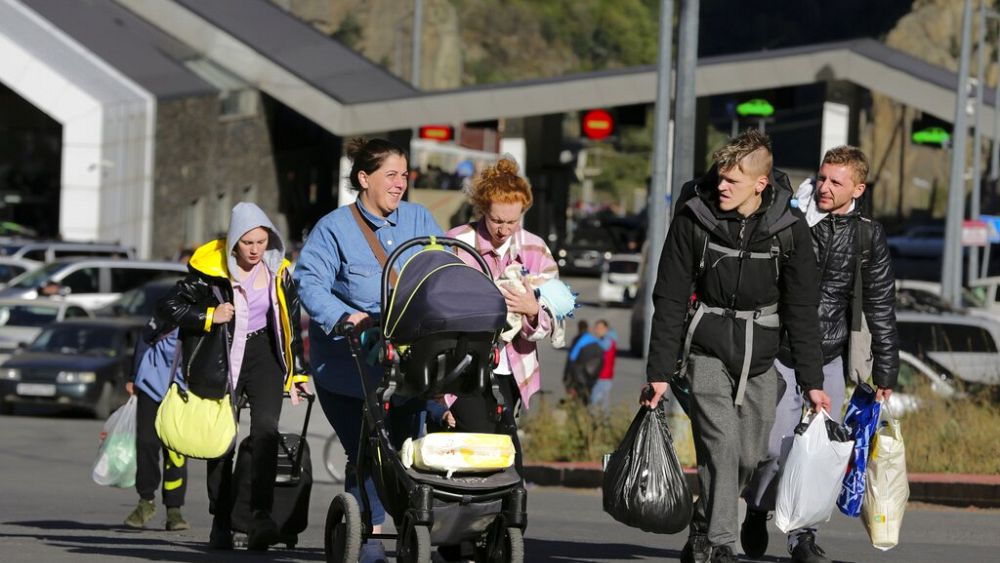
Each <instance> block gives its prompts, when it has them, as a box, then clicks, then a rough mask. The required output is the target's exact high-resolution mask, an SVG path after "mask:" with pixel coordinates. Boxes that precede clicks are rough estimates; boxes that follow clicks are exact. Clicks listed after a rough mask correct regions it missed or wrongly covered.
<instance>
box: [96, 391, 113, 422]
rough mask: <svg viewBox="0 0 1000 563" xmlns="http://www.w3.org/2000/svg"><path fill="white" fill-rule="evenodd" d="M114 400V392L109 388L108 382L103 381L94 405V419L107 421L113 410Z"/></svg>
mask: <svg viewBox="0 0 1000 563" xmlns="http://www.w3.org/2000/svg"><path fill="white" fill-rule="evenodd" d="M114 400H115V390H114V388H113V387H112V386H111V382H110V381H105V382H104V385H103V386H102V387H101V394H100V396H98V397H97V402H96V403H94V418H96V419H98V420H107V418H108V417H109V416H111V411H113V410H114V408H115V407H114Z"/></svg>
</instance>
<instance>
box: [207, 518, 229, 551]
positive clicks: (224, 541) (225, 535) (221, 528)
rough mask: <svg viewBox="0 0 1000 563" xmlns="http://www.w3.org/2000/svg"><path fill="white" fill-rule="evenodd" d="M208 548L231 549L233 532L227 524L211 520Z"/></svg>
mask: <svg viewBox="0 0 1000 563" xmlns="http://www.w3.org/2000/svg"><path fill="white" fill-rule="evenodd" d="M208 547H210V548H211V549H224V550H231V549H233V530H232V529H231V528H230V527H229V525H227V524H223V523H222V522H219V521H218V520H217V519H213V520H212V532H211V533H210V534H209V535H208Z"/></svg>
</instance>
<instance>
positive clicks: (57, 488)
mask: <svg viewBox="0 0 1000 563" xmlns="http://www.w3.org/2000/svg"><path fill="white" fill-rule="evenodd" d="M571 283H572V284H573V286H574V289H575V290H576V291H581V293H582V294H583V300H584V301H587V296H588V295H593V293H594V290H595V289H596V280H571ZM577 317H578V318H585V319H587V320H589V321H595V320H597V319H599V318H605V319H607V320H608V321H609V322H610V323H611V325H612V326H613V327H614V328H616V329H618V332H619V336H620V337H621V341H622V342H623V343H625V344H623V346H624V347H626V348H627V342H628V317H629V310H628V309H624V308H622V309H617V308H607V309H602V308H599V307H590V306H587V307H584V308H582V309H580V310H579V311H578V313H577ZM572 332H574V331H573V330H571V333H572ZM570 336H572V334H571V335H570ZM565 354H566V353H565V351H557V350H552V349H551V347H544V346H543V348H542V352H541V357H542V365H543V373H544V374H545V375H543V389H544V390H545V391H546V393H547V394H549V395H550V396H552V397H553V398H558V397H559V396H561V395H562V385H561V381H560V379H561V373H562V366H563V362H564V361H565ZM617 366H618V369H617V370H616V378H615V385H614V390H613V400H614V402H615V403H624V404H634V403H635V401H636V397H637V393H638V389H639V387H640V386H641V384H642V381H643V379H644V378H643V376H642V369H641V368H642V366H641V362H640V360H638V359H635V358H632V357H629V356H628V354H627V353H626V352H624V351H623V353H622V355H621V356H620V357H619V361H618V364H617ZM285 408H286V409H287V410H286V411H285V415H284V416H283V422H282V427H283V430H286V431H292V430H293V429H295V428H296V427H298V426H299V425H300V424H301V417H302V414H303V409H302V408H301V407H300V408H298V409H294V410H292V408H291V407H290V406H289V405H288V404H287V403H286V405H285ZM314 415H315V418H314V419H313V423H312V424H311V425H310V429H309V438H310V442H311V444H312V447H313V452H314V453H313V455H314V460H313V462H314V463H313V464H314V475H316V479H317V482H316V485H315V487H314V489H313V494H312V504H311V510H310V526H309V528H308V529H307V531H306V532H305V533H304V534H303V535H302V536H301V537H300V540H299V545H298V547H297V548H296V549H295V550H284V549H279V550H274V551H272V552H269V553H267V554H255V553H248V552H245V551H238V552H233V553H218V552H209V551H207V549H206V542H207V537H208V529H209V526H210V523H211V520H210V517H209V515H208V501H207V498H206V495H205V492H204V483H205V464H204V462H200V461H192V462H190V463H191V475H190V477H189V479H190V482H191V485H190V487H189V490H188V501H187V502H188V504H187V506H186V507H185V515H186V517H187V518H188V520H189V521H190V522H191V524H192V525H193V529H192V530H190V531H186V532H176V533H169V532H165V531H163V529H162V527H163V518H164V510H163V508H162V507H160V508H159V512H158V514H157V516H156V518H155V519H154V521H153V525H152V526H151V527H150V529H148V530H143V531H133V530H128V529H125V528H124V527H122V525H121V522H122V520H124V518H125V516H126V515H127V514H128V513H129V512H130V511H131V509H132V508H133V507H134V505H135V502H136V501H137V496H136V494H135V492H134V491H132V490H119V489H112V488H106V487H100V486H98V485H95V484H94V483H93V482H92V481H91V479H90V471H91V464H92V463H93V459H94V455H95V449H96V446H97V440H98V434H99V432H100V430H101V424H102V423H101V422H100V421H95V420H90V419H85V418H78V417H75V416H72V415H66V414H51V413H45V412H44V411H42V412H39V411H36V412H33V413H24V412H23V411H22V414H19V415H16V416H4V417H0V425H2V427H3V430H2V432H0V483H2V486H0V499H2V503H0V561H3V562H21V561H24V562H38V561H45V562H49V561H52V562H58V561H74V562H75V561H95V562H96V561H100V562H102V563H111V562H114V561H132V560H154V561H177V562H194V561H209V560H212V561H215V560H221V561H227V560H232V561H235V560H239V561H279V562H280V561H321V560H323V547H322V546H323V538H322V534H323V522H324V519H325V514H326V508H327V505H328V503H329V502H330V500H331V499H332V498H333V496H334V495H335V494H336V493H337V492H338V491H339V490H341V487H340V485H339V484H336V483H334V482H332V481H331V480H330V479H329V478H328V476H327V474H326V473H325V470H323V468H322V467H321V465H320V464H321V457H322V456H321V455H320V452H321V450H322V446H323V443H324V441H325V439H326V437H327V436H328V435H329V434H330V429H329V425H328V424H327V422H326V420H325V419H324V417H323V416H322V413H321V412H320V410H319V408H318V407H317V409H316V411H315V412H314ZM528 512H529V521H530V525H529V528H528V533H527V537H526V548H527V549H526V551H527V561H530V562H572V561H579V562H601V563H604V562H614V561H623V562H636V561H676V560H677V557H678V556H679V553H680V549H681V547H682V546H683V543H684V539H685V537H684V535H683V534H681V535H676V536H657V535H652V534H646V533H643V532H641V531H639V530H635V529H631V528H628V527H625V526H623V525H621V524H618V523H617V522H614V521H613V520H612V519H611V518H610V517H609V516H607V515H606V514H604V513H603V512H602V511H601V497H600V493H599V491H596V490H569V489H554V488H537V487H535V488H531V489H530V492H529V508H528ZM820 538H821V540H820V544H821V545H823V546H824V547H826V548H827V551H828V553H829V554H830V555H831V556H832V557H833V558H834V559H835V560H836V561H843V562H868V561H879V562H881V561H885V562H900V563H902V562H907V563H923V562H927V563H930V562H934V563H938V562H940V561H948V560H953V561H969V562H983V561H995V560H997V555H996V554H997V553H998V552H1000V511H995V510H957V509H951V508H941V507H934V506H928V505H911V506H910V508H909V509H908V512H907V516H906V521H905V525H904V529H903V535H902V542H901V545H900V546H899V547H897V548H895V549H893V550H891V551H889V552H885V553H882V552H879V551H876V550H875V549H873V548H872V547H871V546H870V545H869V543H868V539H867V536H866V534H865V532H864V529H863V528H862V526H861V524H860V522H858V521H852V520H850V519H848V518H844V517H842V516H840V515H839V514H836V515H835V516H834V518H833V520H832V522H831V523H830V524H829V525H828V527H827V529H826V530H825V532H824V533H823V534H821V536H820ZM388 547H389V548H390V550H391V549H392V544H391V543H389V544H388ZM763 560H764V561H787V560H788V558H787V554H786V552H785V550H784V538H783V537H782V536H781V534H780V533H779V532H777V531H776V530H775V529H774V528H773V527H772V528H771V547H770V549H769V551H768V555H767V556H766V557H765V558H764V559H763Z"/></svg>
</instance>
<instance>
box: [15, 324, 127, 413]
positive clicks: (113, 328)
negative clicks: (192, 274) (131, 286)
mask: <svg viewBox="0 0 1000 563" xmlns="http://www.w3.org/2000/svg"><path fill="white" fill-rule="evenodd" d="M142 327H143V323H142V322H139V321H137V320H134V319H86V320H76V319H74V320H69V321H65V322H61V323H55V324H51V325H49V326H48V327H46V328H45V329H44V330H42V332H41V333H40V334H39V335H38V337H37V338H35V340H34V341H33V342H32V343H31V344H30V345H28V347H27V348H26V349H25V350H24V352H22V353H20V354H17V355H16V356H13V357H11V358H10V359H9V360H7V361H6V362H4V363H3V364H2V365H0V412H2V413H4V414H10V413H11V412H12V411H13V408H14V405H17V404H37V405H51V406H63V407H71V408H79V409H84V410H86V411H89V412H90V413H91V414H93V415H94V417H95V418H99V419H103V418H107V417H108V415H110V414H111V412H112V411H113V410H114V409H116V408H117V407H118V406H120V405H121V404H122V403H124V402H125V398H126V393H125V382H126V380H127V377H128V372H129V370H131V368H132V356H133V353H134V350H135V344H136V342H137V341H138V338H139V337H140V331H141V330H142Z"/></svg>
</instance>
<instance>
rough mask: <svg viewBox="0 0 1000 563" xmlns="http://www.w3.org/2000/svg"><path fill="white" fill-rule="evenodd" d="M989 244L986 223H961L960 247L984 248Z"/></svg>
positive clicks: (988, 230)
mask: <svg viewBox="0 0 1000 563" xmlns="http://www.w3.org/2000/svg"><path fill="white" fill-rule="evenodd" d="M989 243H990V226H989V225H988V224H987V223H986V221H969V220H966V221H962V246H986V245H988V244H989Z"/></svg>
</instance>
